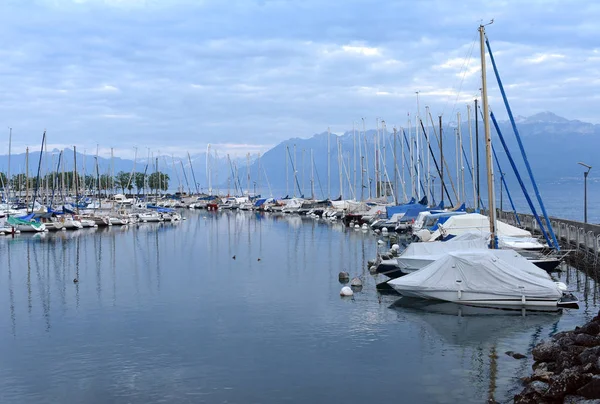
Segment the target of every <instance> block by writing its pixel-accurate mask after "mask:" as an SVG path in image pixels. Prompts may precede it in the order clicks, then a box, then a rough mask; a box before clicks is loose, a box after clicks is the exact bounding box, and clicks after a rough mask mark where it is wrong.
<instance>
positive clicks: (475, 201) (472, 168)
mask: <svg viewBox="0 0 600 404" xmlns="http://www.w3.org/2000/svg"><path fill="white" fill-rule="evenodd" d="M475 118H477V111H475ZM467 122H468V125H469V144H470V145H471V182H472V183H473V207H474V208H475V207H477V191H476V189H475V188H476V185H475V159H474V155H473V132H472V131H471V106H470V105H469V104H467Z"/></svg>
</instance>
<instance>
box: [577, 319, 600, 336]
mask: <svg viewBox="0 0 600 404" xmlns="http://www.w3.org/2000/svg"><path fill="white" fill-rule="evenodd" d="M577 333H580V334H588V335H598V334H600V325H598V323H596V322H589V323H587V324H584V325H583V326H582V327H581V328H580V329H579V330H577Z"/></svg>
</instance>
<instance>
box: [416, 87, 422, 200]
mask: <svg viewBox="0 0 600 404" xmlns="http://www.w3.org/2000/svg"><path fill="white" fill-rule="evenodd" d="M416 93H417V115H416V116H415V141H416V143H415V147H416V153H417V185H416V187H417V196H418V198H417V199H419V200H420V199H421V188H420V187H419V185H420V184H421V149H420V148H419V134H420V132H421V131H420V130H419V117H420V114H421V111H420V110H419V109H420V105H419V92H418V91H417V92H416Z"/></svg>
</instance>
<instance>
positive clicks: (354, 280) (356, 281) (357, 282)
mask: <svg viewBox="0 0 600 404" xmlns="http://www.w3.org/2000/svg"><path fill="white" fill-rule="evenodd" d="M350 286H362V281H361V280H360V278H359V277H358V276H356V277H354V278H352V281H350Z"/></svg>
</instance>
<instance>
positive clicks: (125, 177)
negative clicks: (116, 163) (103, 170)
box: [115, 171, 129, 193]
mask: <svg viewBox="0 0 600 404" xmlns="http://www.w3.org/2000/svg"><path fill="white" fill-rule="evenodd" d="M128 185H129V173H126V172H125V171H119V172H118V173H117V175H115V186H116V187H117V188H121V191H123V193H125V188H127V186H128Z"/></svg>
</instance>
